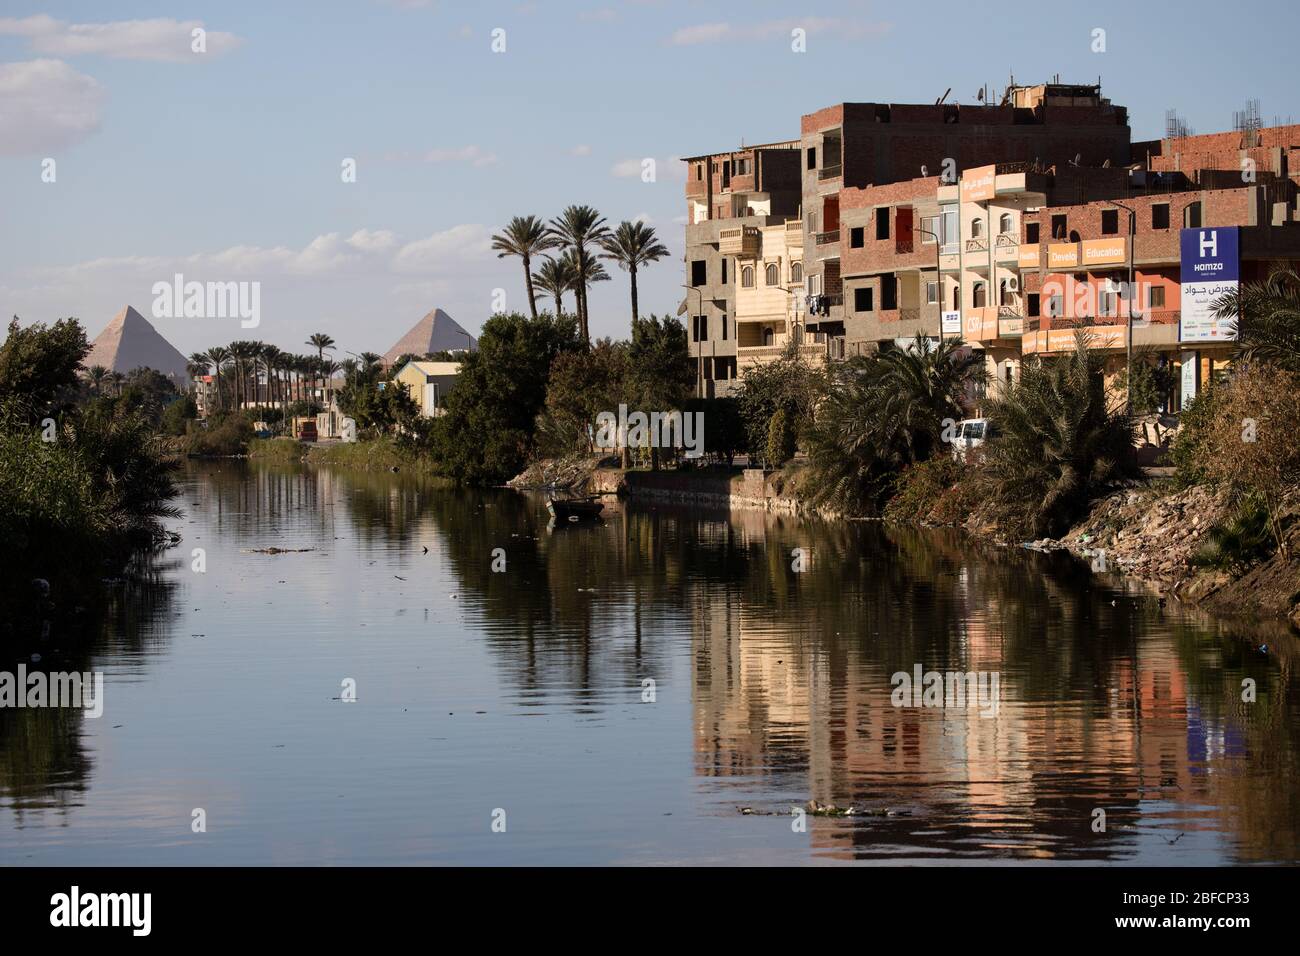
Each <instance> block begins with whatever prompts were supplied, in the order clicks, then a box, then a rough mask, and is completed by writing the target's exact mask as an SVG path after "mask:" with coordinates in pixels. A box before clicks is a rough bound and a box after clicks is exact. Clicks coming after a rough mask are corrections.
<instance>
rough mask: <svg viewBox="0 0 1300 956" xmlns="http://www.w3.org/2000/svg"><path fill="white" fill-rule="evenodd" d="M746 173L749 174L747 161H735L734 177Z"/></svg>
mask: <svg viewBox="0 0 1300 956" xmlns="http://www.w3.org/2000/svg"><path fill="white" fill-rule="evenodd" d="M748 172H749V160H747V159H738V160H736V175H737V176H744V175H746V174H747V173H748Z"/></svg>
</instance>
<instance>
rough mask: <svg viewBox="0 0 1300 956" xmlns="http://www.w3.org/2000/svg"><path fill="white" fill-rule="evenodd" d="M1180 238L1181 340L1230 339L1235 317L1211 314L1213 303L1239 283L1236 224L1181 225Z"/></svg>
mask: <svg viewBox="0 0 1300 956" xmlns="http://www.w3.org/2000/svg"><path fill="white" fill-rule="evenodd" d="M1180 242H1181V253H1182V256H1181V267H1180V268H1181V274H1180V276H1179V279H1180V282H1181V284H1182V296H1181V299H1182V302H1181V309H1182V311H1181V316H1180V318H1179V323H1178V339H1179V341H1180V342H1230V341H1232V340H1233V339H1235V338H1236V337H1237V331H1236V327H1235V326H1236V319H1234V318H1226V319H1217V318H1215V317H1214V303H1215V302H1216V301H1217V300H1218V299H1219V297H1220V296H1222V295H1223V294H1224V293H1225V292H1235V291H1236V290H1237V289H1238V288H1239V287H1240V284H1241V252H1240V232H1239V230H1238V228H1237V227H1236V226H1224V227H1219V228H1215V229H1184V230H1183V231H1182V234H1181V236H1180Z"/></svg>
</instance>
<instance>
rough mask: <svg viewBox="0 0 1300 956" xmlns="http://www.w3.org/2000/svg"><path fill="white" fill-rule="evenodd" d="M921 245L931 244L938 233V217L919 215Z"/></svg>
mask: <svg viewBox="0 0 1300 956" xmlns="http://www.w3.org/2000/svg"><path fill="white" fill-rule="evenodd" d="M920 231H921V245H923V246H924V245H931V244H933V243H934V241H935V237H937V236H938V235H939V217H938V216H922V217H921V230H920Z"/></svg>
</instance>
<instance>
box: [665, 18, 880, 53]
mask: <svg viewBox="0 0 1300 956" xmlns="http://www.w3.org/2000/svg"><path fill="white" fill-rule="evenodd" d="M796 28H798V29H801V30H803V31H804V32H805V33H806V34H807V35H808V36H815V35H817V34H819V33H834V34H835V35H836V36H840V37H849V38H857V37H862V36H868V35H877V34H881V33H885V32H887V31H888V30H889V24H887V23H868V22H864V21H860V20H845V19H841V18H839V17H801V18H791V19H788V20H767V21H764V22H762V23H753V24H734V23H700V24H696V25H695V26H689V27H682V28H681V29H679V30H676V31H674V33H673V35H672V36H671V37H669V38H668V42H669V43H670V44H672V45H673V46H696V45H698V44H701V43H718V42H720V41H723V40H765V39H769V38H771V37H775V36H785V37H788V36H790V32H791V31H792V30H794V29H796Z"/></svg>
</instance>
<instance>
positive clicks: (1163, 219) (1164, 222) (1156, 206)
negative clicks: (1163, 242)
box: [1151, 202, 1169, 229]
mask: <svg viewBox="0 0 1300 956" xmlns="http://www.w3.org/2000/svg"><path fill="white" fill-rule="evenodd" d="M1151 228H1152V229H1168V228H1169V203H1167V202H1158V203H1153V204H1152V206H1151Z"/></svg>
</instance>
